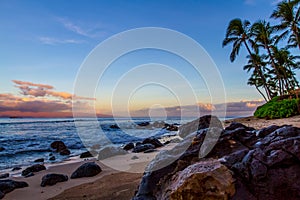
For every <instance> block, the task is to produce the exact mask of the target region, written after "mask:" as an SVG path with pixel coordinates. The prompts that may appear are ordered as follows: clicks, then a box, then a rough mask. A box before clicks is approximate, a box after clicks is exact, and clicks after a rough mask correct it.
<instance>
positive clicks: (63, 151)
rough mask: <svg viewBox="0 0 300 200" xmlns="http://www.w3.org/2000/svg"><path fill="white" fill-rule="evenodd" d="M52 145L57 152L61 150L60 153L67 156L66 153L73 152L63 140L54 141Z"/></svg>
mask: <svg viewBox="0 0 300 200" xmlns="http://www.w3.org/2000/svg"><path fill="white" fill-rule="evenodd" d="M50 146H51V148H53V149H55V150H56V152H59V154H60V155H63V156H65V155H70V154H71V152H70V150H69V149H68V147H67V146H66V145H65V143H64V142H62V141H54V142H52V143H51V145H50Z"/></svg>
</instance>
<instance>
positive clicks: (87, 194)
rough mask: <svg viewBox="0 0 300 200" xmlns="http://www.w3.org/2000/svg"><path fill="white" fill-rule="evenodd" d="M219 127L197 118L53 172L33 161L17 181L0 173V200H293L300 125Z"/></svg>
mask: <svg viewBox="0 0 300 200" xmlns="http://www.w3.org/2000/svg"><path fill="white" fill-rule="evenodd" d="M295 119H296V118H293V120H295ZM246 120H247V121H248V122H249V121H251V120H255V119H250V120H249V119H246ZM237 121H238V120H237ZM270 122H271V121H270ZM225 125H226V128H223V126H222V122H220V121H219V119H218V118H216V117H212V116H203V117H201V118H199V119H198V120H195V121H192V122H190V123H187V124H185V125H182V126H180V127H179V136H178V138H176V139H173V138H172V137H170V138H167V139H166V140H164V141H162V140H161V139H160V140H158V138H155V137H150V138H146V139H145V140H143V141H140V142H136V143H128V144H126V145H124V146H123V147H115V146H107V147H104V148H100V150H98V149H97V148H96V149H94V151H92V150H90V151H87V152H84V153H82V154H81V156H80V157H81V161H80V162H77V163H73V164H65V165H62V166H57V167H53V168H48V167H47V166H46V168H45V166H44V165H43V164H42V163H40V164H35V165H33V166H30V167H28V168H26V169H24V170H22V171H23V172H24V176H23V177H9V176H10V175H9V174H8V176H7V175H6V174H3V179H1V180H0V198H3V197H4V199H19V198H20V197H22V199H31V195H32V194H36V195H38V196H39V199H49V198H52V199H68V198H71V197H72V198H71V199H83V198H88V199H113V198H114V199H120V198H121V199H133V200H148V199H149V200H150V199H151V200H155V199H159V200H164V199H234V200H238V199H246V200H247V199H249V200H252V199H253V200H254V199H266V200H269V199H270V200H271V199H275V200H276V199H299V198H300V192H299V191H300V186H299V185H300V184H299V183H300V128H298V127H294V126H291V125H282V124H279V125H274V124H272V125H270V126H268V127H264V128H261V129H255V128H252V127H251V126H249V124H247V125H244V124H241V123H239V122H236V121H230V122H227V123H226V122H225ZM145 126H147V124H145ZM179 138H181V139H179ZM170 142H172V143H170ZM174 142H175V143H174ZM52 147H53V148H54V149H55V151H57V152H58V153H60V152H61V151H64V150H65V149H67V147H66V145H64V144H62V143H60V142H57V141H56V142H55V144H52ZM135 152H138V153H135ZM96 154H97V155H96ZM95 158H98V160H99V161H96V159H95ZM107 166H110V167H112V168H110V167H109V168H108V167H107ZM113 166H116V168H114V167H113ZM118 167H121V168H118ZM128 167H129V168H130V169H129V168H128ZM17 170H18V171H17V172H22V171H20V170H21V169H17ZM123 170H125V171H124V172H120V171H123ZM128 172H131V173H128ZM134 172H137V173H135V174H132V173H134ZM142 172H144V174H140V173H142ZM27 175H29V176H28V178H25V176H27ZM121 177H122V178H121ZM139 177H140V178H139ZM120 178H121V179H122V180H123V179H124V182H122V181H119V180H121V179H120ZM139 179H140V180H141V181H139ZM104 180H105V181H106V182H103V181H104ZM125 180H126V183H125ZM94 183H99V184H100V185H101V187H103V188H105V191H104V190H102V189H101V188H99V187H100V186H98V185H93V184H94ZM91 184H92V185H91ZM75 186H76V189H75V188H74V189H73V188H72V187H75ZM137 186H138V187H137ZM121 188H123V189H121ZM14 189H16V190H15V191H14V192H11V191H13V190H14ZM100 189H101V192H100ZM59 193H61V194H59ZM58 194H59V195H58ZM4 195H5V196H4ZM56 195H58V196H56Z"/></svg>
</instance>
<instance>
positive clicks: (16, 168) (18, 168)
mask: <svg viewBox="0 0 300 200" xmlns="http://www.w3.org/2000/svg"><path fill="white" fill-rule="evenodd" d="M20 169H22V167H14V168H12V170H11V171H17V170H20Z"/></svg>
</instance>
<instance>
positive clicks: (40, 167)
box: [22, 164, 46, 176]
mask: <svg viewBox="0 0 300 200" xmlns="http://www.w3.org/2000/svg"><path fill="white" fill-rule="evenodd" d="M42 170H46V167H45V166H44V165H40V164H35V165H32V166H30V167H27V168H26V169H24V170H23V171H22V176H27V175H28V174H29V173H30V172H39V171H42Z"/></svg>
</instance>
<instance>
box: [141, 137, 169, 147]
mask: <svg viewBox="0 0 300 200" xmlns="http://www.w3.org/2000/svg"><path fill="white" fill-rule="evenodd" d="M142 143H143V144H152V145H154V147H155V148H158V147H162V146H164V145H163V144H162V143H161V142H160V141H159V140H158V139H157V138H155V137H149V138H146V139H144V140H143V142H142Z"/></svg>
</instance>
